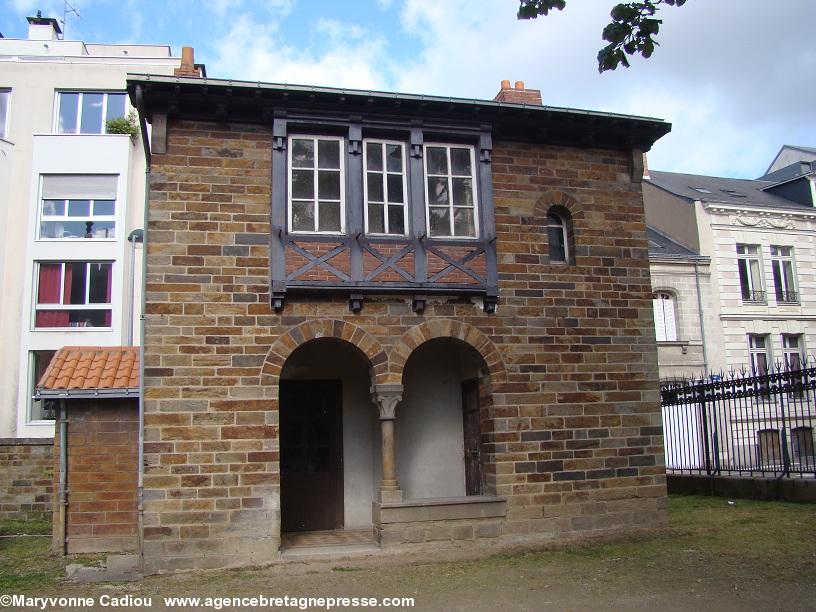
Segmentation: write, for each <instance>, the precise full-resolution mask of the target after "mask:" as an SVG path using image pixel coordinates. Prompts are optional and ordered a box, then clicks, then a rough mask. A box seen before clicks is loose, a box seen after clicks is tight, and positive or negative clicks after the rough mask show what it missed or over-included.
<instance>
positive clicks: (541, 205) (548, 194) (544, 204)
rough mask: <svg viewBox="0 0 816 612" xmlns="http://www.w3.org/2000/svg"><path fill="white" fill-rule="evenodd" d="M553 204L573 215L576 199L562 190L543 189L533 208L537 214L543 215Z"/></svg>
mask: <svg viewBox="0 0 816 612" xmlns="http://www.w3.org/2000/svg"><path fill="white" fill-rule="evenodd" d="M553 206H556V207H560V208H563V209H564V210H566V211H567V213H568V214H570V215H572V216H575V214H576V212H577V207H578V200H577V199H576V198H575V197H574V196H572V195H570V194H568V193H566V192H564V191H559V190H556V189H552V190H547V191H544V192H543V193H542V194H541V196H540V197H539V198H538V200H536V203H535V205H534V207H533V208H534V210H535V214H536V215H537V216H541V217H543V216H545V215H546V214H547V211H548V210H550V208H552V207H553Z"/></svg>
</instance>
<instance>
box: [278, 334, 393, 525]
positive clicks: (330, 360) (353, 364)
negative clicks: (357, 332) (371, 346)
mask: <svg viewBox="0 0 816 612" xmlns="http://www.w3.org/2000/svg"><path fill="white" fill-rule="evenodd" d="M369 371H370V363H369V361H368V359H367V358H366V356H365V355H364V354H363V353H362V352H361V351H360V350H359V349H357V348H356V347H355V346H354V345H352V344H350V343H348V342H346V341H344V340H340V339H337V338H319V339H313V340H309V341H307V342H305V343H304V344H302V345H301V346H300V347H298V348H297V349H295V350H294V351H293V352H292V353H291V354H290V355H289V357H288V358H287V359H286V362H285V363H284V365H283V368H282V371H281V376H280V381H279V385H280V389H279V400H280V403H279V406H280V408H279V410H280V413H279V421H280V457H281V463H280V466H281V468H280V469H281V531H282V532H283V533H284V534H285V533H295V532H313V531H328V530H338V529H355V530H360V529H369V530H370V529H371V525H372V520H371V502H372V500H373V499H374V498H375V491H376V485H377V481H378V479H379V472H378V471H377V470H376V469H375V466H376V465H377V463H378V462H377V461H376V460H375V458H376V452H377V446H378V441H379V433H378V431H379V424H378V421H377V410H376V409H375V408H374V407H373V405H372V401H371V393H370V386H371V380H370V375H369Z"/></svg>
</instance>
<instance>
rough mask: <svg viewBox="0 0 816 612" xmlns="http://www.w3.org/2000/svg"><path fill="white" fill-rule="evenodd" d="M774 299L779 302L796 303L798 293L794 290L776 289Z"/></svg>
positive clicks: (797, 301)
mask: <svg viewBox="0 0 816 612" xmlns="http://www.w3.org/2000/svg"><path fill="white" fill-rule="evenodd" d="M776 301H777V303H779V304H798V303H799V294H798V293H797V292H796V291H780V290H779V289H777V290H776Z"/></svg>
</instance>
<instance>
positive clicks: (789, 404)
mask: <svg viewBox="0 0 816 612" xmlns="http://www.w3.org/2000/svg"><path fill="white" fill-rule="evenodd" d="M661 403H662V410H663V435H664V439H665V447H666V469H667V471H669V472H679V473H695V474H709V475H716V474H726V475H727V474H748V475H756V476H775V477H789V476H799V477H816V456H815V455H814V437H813V434H814V425H815V424H816V364H814V363H813V361H812V360H808V361H807V362H806V363H804V364H803V366H802V367H801V368H800V369H795V370H792V369H790V368H788V367H786V366H785V365H784V364H779V363H777V364H775V365H774V366H773V367H772V368H771V369H770V370H769V371H768V372H767V373H765V374H763V375H752V374H751V373H749V372H746V371H740V372H734V371H731V372H728V373H722V374H719V375H709V376H708V377H706V378H705V379H698V380H685V381H676V382H671V383H666V384H664V385H662V388H661Z"/></svg>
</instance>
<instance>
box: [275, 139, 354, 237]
mask: <svg viewBox="0 0 816 612" xmlns="http://www.w3.org/2000/svg"><path fill="white" fill-rule="evenodd" d="M293 140H311V141H313V142H314V144H315V147H314V151H315V161H314V163H315V165H314V167H313V168H312V172H313V174H314V176H313V181H314V193H313V199H312V204H313V205H314V227H315V228H319V227H320V206H319V202H320V198H319V193H318V185H317V179H318V171H319V170H320V169H319V168H318V159H317V156H318V152H317V151H318V146H317V143H318V142H319V141H321V140H323V141H334V142H338V143H340V230H339V231H334V230H332V231H326V230H324V231H320V230H318V229H314V230H311V231H310V230H295V229H294V228H293V226H292V199H293V198H292V171H293V170H295V168H293V166H292V141H293ZM345 143H346V139H345V138H344V137H342V136H323V135H317V136H316V135H314V134H290V135H289V136H288V138H287V143H286V144H287V148H288V151H287V154H286V157H287V166H288V168H287V172H286V222H287V224H288V228H289V232H290V233H292V234H306V235H312V234H317V235H326V236H340V235H342V234H345V233H346V147H345ZM297 170H308V168H297ZM332 171H333V169H332ZM301 201H305V200H301ZM324 201H326V200H324ZM330 201H334V200H330Z"/></svg>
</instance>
